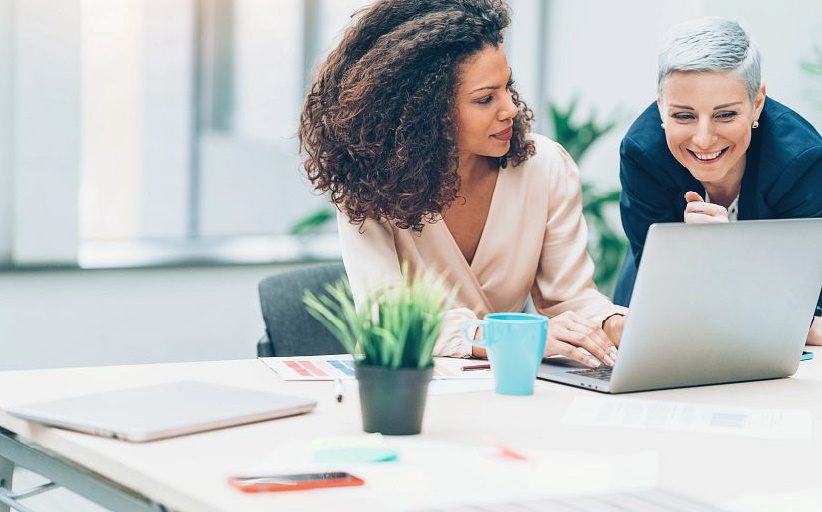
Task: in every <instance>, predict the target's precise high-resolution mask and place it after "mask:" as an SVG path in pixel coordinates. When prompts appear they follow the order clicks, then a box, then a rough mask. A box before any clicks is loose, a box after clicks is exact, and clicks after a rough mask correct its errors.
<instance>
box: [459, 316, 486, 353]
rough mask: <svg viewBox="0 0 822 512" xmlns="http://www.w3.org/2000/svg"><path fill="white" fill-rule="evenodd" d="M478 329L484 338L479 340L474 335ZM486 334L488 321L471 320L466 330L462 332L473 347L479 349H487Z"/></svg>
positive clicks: (466, 323) (466, 325) (467, 323)
mask: <svg viewBox="0 0 822 512" xmlns="http://www.w3.org/2000/svg"><path fill="white" fill-rule="evenodd" d="M477 327H480V328H481V332H482V337H481V338H480V339H478V340H475V339H474V333H475V332H476V328H477ZM486 332H488V320H469V321H467V322H465V328H463V330H462V335H463V337H465V339H466V340H468V341H469V342H470V343H471V344H472V345H476V346H478V347H487V346H488V339H487V338H486V337H485V333H486Z"/></svg>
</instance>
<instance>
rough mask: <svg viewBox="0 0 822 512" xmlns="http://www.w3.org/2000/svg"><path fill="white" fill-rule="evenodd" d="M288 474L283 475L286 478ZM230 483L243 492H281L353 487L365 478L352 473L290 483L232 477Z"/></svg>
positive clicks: (362, 482)
mask: <svg viewBox="0 0 822 512" xmlns="http://www.w3.org/2000/svg"><path fill="white" fill-rule="evenodd" d="M287 477H288V475H283V479H286V478H287ZM228 483H229V484H231V485H232V486H234V487H235V488H237V489H239V490H241V491H243V492H280V491H301V490H306V489H321V488H324V487H351V486H358V485H363V484H364V483H365V481H364V480H362V479H361V478H358V477H356V476H354V475H352V474H350V473H346V476H345V477H342V478H318V479H316V480H302V481H293V482H290V483H287V484H285V483H282V484H281V483H250V484H249V483H244V482H243V481H242V480H241V479H238V478H237V477H230V478H229V479H228Z"/></svg>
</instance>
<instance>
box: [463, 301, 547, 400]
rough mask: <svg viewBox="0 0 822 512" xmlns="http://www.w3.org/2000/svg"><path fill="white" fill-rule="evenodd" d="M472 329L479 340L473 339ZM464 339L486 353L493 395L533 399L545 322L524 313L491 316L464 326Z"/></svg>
mask: <svg viewBox="0 0 822 512" xmlns="http://www.w3.org/2000/svg"><path fill="white" fill-rule="evenodd" d="M476 327H480V328H481V329H482V337H481V338H480V339H476V340H475V339H473V334H474V331H475V329H476ZM463 335H464V336H465V339H467V340H468V341H470V342H471V343H472V344H474V345H477V346H479V347H483V348H485V349H486V350H487V351H488V360H489V361H490V362H491V367H492V368H493V369H494V383H495V385H496V391H497V393H500V394H502V395H533V394H534V381H535V380H536V378H537V370H538V369H539V365H540V363H541V362H542V356H543V353H544V352H545V339H546V337H547V335H548V319H547V318H546V317H544V316H541V315H530V314H528V313H491V314H489V315H486V316H485V319H484V320H472V321H469V322H467V323H466V324H465V329H464V331H463Z"/></svg>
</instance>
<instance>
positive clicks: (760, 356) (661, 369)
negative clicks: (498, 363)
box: [538, 219, 822, 393]
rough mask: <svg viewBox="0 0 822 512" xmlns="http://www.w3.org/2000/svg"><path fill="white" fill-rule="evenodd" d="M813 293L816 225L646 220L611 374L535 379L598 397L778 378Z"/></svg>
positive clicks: (791, 368) (561, 365) (792, 362)
mask: <svg viewBox="0 0 822 512" xmlns="http://www.w3.org/2000/svg"><path fill="white" fill-rule="evenodd" d="M820 287H822V219H791V220H760V221H742V222H734V223H729V224H701V225H686V224H681V223H677V224H654V225H652V226H651V228H650V230H649V231H648V239H647V241H646V243H645V251H644V253H643V256H642V262H641V264H640V266H639V271H638V275H637V279H636V283H635V286H634V292H633V296H632V297H631V310H630V314H629V315H628V318H627V320H626V322H625V329H624V331H623V334H622V340H621V342H620V346H619V352H618V357H617V361H616V363H615V364H614V367H613V368H607V367H605V366H602V367H600V368H598V369H596V370H591V369H588V368H586V367H584V366H582V365H581V364H578V363H576V362H573V361H570V360H569V359H565V358H551V359H548V360H546V361H545V363H543V364H542V366H541V368H540V371H539V375H538V378H541V379H545V380H551V381H555V382H561V383H564V384H570V385H574V386H579V387H582V388H587V389H592V390H595V391H601V392H605V393H625V392H631V391H648V390H654V389H664V388H676V387H685V386H701V385H705V384H719V383H725V382H740V381H750V380H760V379H774V378H780V377H788V376H790V375H793V374H794V373H795V372H796V369H797V367H798V365H799V357H800V354H801V353H802V347H803V346H804V344H805V339H806V338H807V335H808V329H809V327H810V323H811V320H812V318H813V313H814V309H815V307H816V302H817V300H818V297H819V290H820Z"/></svg>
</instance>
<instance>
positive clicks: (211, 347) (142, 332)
mask: <svg viewBox="0 0 822 512" xmlns="http://www.w3.org/2000/svg"><path fill="white" fill-rule="evenodd" d="M283 268H284V267H281V266H280V267H276V266H242V267H198V268H186V269H179V268H175V269H132V270H95V271H88V270H84V271H80V270H65V271H60V270H44V271H35V272H13V273H0V354H2V357H0V370H8V369H24V368H49V367H60V366H91V365H110V364H136V363H150V362H169V361H202V360H213V359H238V358H248V357H256V348H255V347H256V341H257V339H259V337H260V336H261V335H262V334H263V332H264V326H263V321H262V317H261V314H260V306H259V301H258V298H257V283H258V282H259V281H260V280H261V279H263V278H264V277H266V276H268V275H271V274H273V273H275V272H279V271H281V270H282V269H283Z"/></svg>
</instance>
